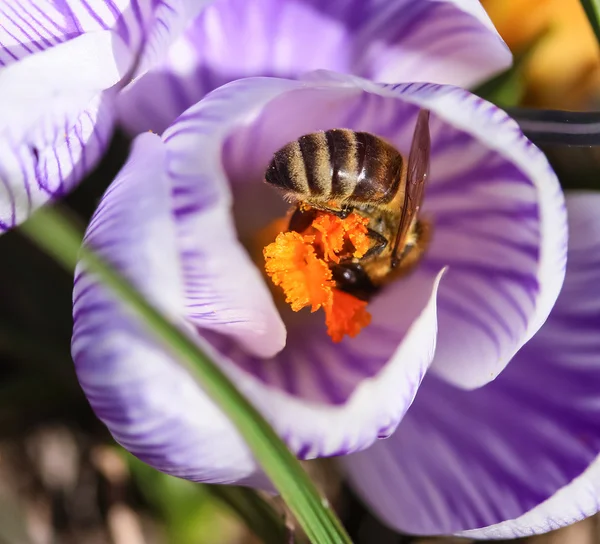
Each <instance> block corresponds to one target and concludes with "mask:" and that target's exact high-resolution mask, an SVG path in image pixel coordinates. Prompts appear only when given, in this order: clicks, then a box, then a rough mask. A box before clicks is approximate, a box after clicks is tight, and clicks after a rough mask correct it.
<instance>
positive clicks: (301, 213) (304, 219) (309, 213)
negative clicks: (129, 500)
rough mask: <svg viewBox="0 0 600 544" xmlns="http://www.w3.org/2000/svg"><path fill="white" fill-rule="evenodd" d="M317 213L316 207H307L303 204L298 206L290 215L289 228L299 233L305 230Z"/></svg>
mask: <svg viewBox="0 0 600 544" xmlns="http://www.w3.org/2000/svg"><path fill="white" fill-rule="evenodd" d="M316 215H317V210H316V209H315V208H308V209H306V208H304V207H302V206H298V207H297V208H296V209H295V210H294V213H293V214H292V216H291V217H290V223H289V225H288V230H292V231H295V232H299V233H302V232H304V231H305V230H306V229H307V228H308V227H310V226H311V224H312V222H313V220H314V219H315V216H316Z"/></svg>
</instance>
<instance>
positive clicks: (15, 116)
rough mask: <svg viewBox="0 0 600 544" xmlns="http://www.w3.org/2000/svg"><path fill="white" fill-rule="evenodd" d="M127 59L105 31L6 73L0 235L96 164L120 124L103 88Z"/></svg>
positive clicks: (0, 84)
mask: <svg viewBox="0 0 600 544" xmlns="http://www.w3.org/2000/svg"><path fill="white" fill-rule="evenodd" d="M119 47H120V49H119V51H120V54H119V55H114V54H113V52H114V51H115V49H116V48H119ZM127 58H128V54H127V50H126V48H125V47H124V46H123V44H122V42H120V41H119V40H118V39H117V38H115V35H114V34H113V33H112V32H111V31H101V32H95V33H91V34H85V35H82V36H79V37H77V38H74V39H72V40H70V41H68V42H66V43H63V44H60V45H57V46H55V47H53V48H51V49H47V50H45V51H42V52H40V53H38V54H36V55H31V56H28V57H26V58H24V59H22V60H21V61H20V62H18V63H13V64H11V65H9V66H8V67H6V68H3V69H0V232H2V231H4V230H6V229H9V228H11V227H13V226H15V225H17V224H18V223H20V222H22V221H24V220H25V219H26V218H27V217H28V216H29V214H30V213H31V212H32V211H33V210H34V209H35V208H36V207H38V206H40V205H41V204H43V203H44V202H47V201H48V200H50V199H53V198H57V197H60V196H62V195H64V194H65V193H66V192H67V191H68V190H70V189H71V188H72V187H73V186H74V185H75V184H76V183H77V182H78V181H79V180H80V179H81V178H82V177H83V176H84V175H85V174H86V173H87V172H88V171H89V170H90V169H91V168H92V167H93V166H94V164H95V162H96V161H97V160H98V158H99V157H100V156H101V154H102V153H103V152H104V150H105V149H106V147H107V145H108V142H109V138H110V134H111V132H112V126H113V120H114V115H113V94H112V93H111V92H110V91H109V92H104V90H105V89H109V88H111V87H112V86H113V85H115V84H117V83H118V82H119V81H120V79H121V78H122V77H123V75H124V74H125V72H126V70H127V66H128V62H127ZM92 59H94V61H93V62H92ZM130 60H131V59H130Z"/></svg>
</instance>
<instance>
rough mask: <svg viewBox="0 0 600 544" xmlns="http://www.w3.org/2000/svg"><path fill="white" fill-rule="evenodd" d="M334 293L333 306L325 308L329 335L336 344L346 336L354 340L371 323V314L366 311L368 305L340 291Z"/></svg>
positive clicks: (335, 290)
mask: <svg viewBox="0 0 600 544" xmlns="http://www.w3.org/2000/svg"><path fill="white" fill-rule="evenodd" d="M332 293H333V296H332V299H331V304H329V305H328V306H325V324H326V325H327V334H328V335H329V336H331V339H332V340H333V341H334V342H341V340H342V338H343V337H344V334H347V335H348V336H350V337H351V338H354V337H355V336H356V335H357V334H358V333H359V332H360V331H361V329H362V328H363V327H366V326H367V325H368V324H369V323H370V322H371V314H370V313H369V312H367V310H366V309H365V308H366V306H367V303H366V302H365V301H364V300H360V299H358V298H356V297H353V296H352V295H350V294H348V293H345V292H344V291H340V290H339V289H333V291H332Z"/></svg>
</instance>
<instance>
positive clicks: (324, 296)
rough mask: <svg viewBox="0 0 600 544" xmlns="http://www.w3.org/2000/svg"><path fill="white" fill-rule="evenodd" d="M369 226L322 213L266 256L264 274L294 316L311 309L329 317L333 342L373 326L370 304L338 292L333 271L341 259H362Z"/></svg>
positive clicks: (363, 220) (267, 249) (279, 238)
mask: <svg viewBox="0 0 600 544" xmlns="http://www.w3.org/2000/svg"><path fill="white" fill-rule="evenodd" d="M368 222H369V220H368V219H367V218H365V217H362V216H360V215H358V214H356V213H352V214H350V215H349V216H348V217H346V218H345V219H341V218H340V217H337V216H336V215H333V214H330V213H326V212H318V213H317V215H316V217H315V219H314V220H313V222H312V224H311V226H310V227H309V228H308V229H306V230H305V231H304V232H303V233H302V234H300V233H298V232H281V233H280V234H278V235H277V238H276V239H275V242H273V243H271V244H269V245H267V246H266V247H265V248H264V250H263V254H264V257H265V261H266V264H265V270H266V272H267V274H268V275H269V276H270V277H271V279H272V280H273V283H274V284H275V285H279V286H280V287H281V288H282V289H283V292H284V294H285V297H286V299H285V300H286V302H287V303H288V304H289V305H290V306H291V308H292V310H294V311H295V312H298V311H300V310H301V309H302V308H305V307H307V306H310V307H311V311H312V312H314V311H316V310H318V309H319V308H321V307H322V308H323V309H324V311H325V322H326V324H327V333H328V334H329V336H331V338H332V340H333V341H334V342H340V341H341V340H342V338H343V337H344V335H345V334H348V335H349V336H351V337H354V336H356V335H357V334H358V333H359V332H360V330H361V329H362V328H363V327H365V326H366V325H368V324H369V322H370V321H371V316H370V314H369V313H368V312H367V311H366V305H367V303H366V302H365V301H362V300H359V299H357V298H356V297H354V296H352V295H350V294H348V293H345V292H343V291H340V290H339V289H336V288H335V281H334V280H333V279H332V273H331V270H330V268H329V265H330V263H339V262H340V259H342V258H343V259H348V258H351V257H356V258H360V257H362V256H363V255H364V254H365V253H366V252H367V250H368V249H369V246H370V239H369V237H368V235H367V224H368Z"/></svg>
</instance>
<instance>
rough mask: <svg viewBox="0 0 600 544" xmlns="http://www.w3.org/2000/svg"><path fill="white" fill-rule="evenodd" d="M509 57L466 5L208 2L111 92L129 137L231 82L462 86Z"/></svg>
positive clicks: (357, 0) (410, 0) (161, 125)
mask: <svg viewBox="0 0 600 544" xmlns="http://www.w3.org/2000/svg"><path fill="white" fill-rule="evenodd" d="M510 62H511V55H510V52H509V51H508V49H507V47H506V45H505V44H504V42H502V40H501V39H500V37H499V36H498V34H497V33H496V31H495V29H494V28H493V26H492V24H491V22H490V21H489V19H488V17H487V15H486V13H485V12H484V10H483V8H482V7H481V5H480V4H479V2H477V1H475V0H419V1H414V0H386V1H382V0H368V1H366V0H351V1H345V0H335V1H329V2H326V3H323V2H320V1H318V0H283V1H282V0H258V1H254V2H246V1H244V0H216V1H214V2H213V3H212V5H210V6H209V7H208V8H207V9H205V10H204V11H203V12H202V14H201V15H200V16H199V17H198V18H196V20H195V21H194V23H193V24H192V25H191V26H190V27H189V28H188V29H187V31H186V33H185V34H184V35H183V36H182V38H181V39H180V40H178V41H177V42H176V43H174V44H173V46H172V48H171V49H170V51H169V53H168V56H167V58H166V59H165V61H164V62H163V63H162V65H161V66H159V67H158V68H157V69H155V70H153V71H152V72H151V73H149V74H147V75H146V76H145V77H144V78H141V79H140V80H138V81H137V82H136V84H135V85H134V86H133V87H132V88H130V89H128V91H127V92H126V93H123V95H122V96H121V99H120V101H121V104H120V110H121V117H122V119H123V121H124V122H125V124H126V125H127V126H128V127H129V128H130V129H131V130H133V131H137V132H141V131H143V130H148V129H152V130H154V131H156V132H162V131H163V130H164V129H165V128H166V127H167V126H168V124H169V123H170V122H171V121H173V120H174V119H175V117H177V115H179V114H180V113H181V112H183V111H184V110H185V109H186V108H188V107H189V106H191V105H192V104H194V103H196V102H197V101H198V100H200V98H202V96H204V95H205V94H206V93H208V92H210V91H211V90H213V89H215V88H216V87H218V86H220V85H223V84H225V83H227V82H229V81H233V80H235V79H238V78H241V77H249V76H260V75H265V76H279V77H296V76H298V75H300V74H302V73H304V72H306V71H309V70H315V69H319V68H325V69H330V70H336V71H338V72H346V73H352V74H356V75H360V76H362V77H366V78H370V79H374V80H378V81H392V82H399V81H431V82H438V83H451V84H457V85H462V86H468V85H472V84H474V83H476V82H478V81H481V80H483V79H485V78H487V77H489V76H490V75H492V74H493V73H495V72H497V71H499V70H502V69H504V68H506V67H507V66H508V65H509V64H510Z"/></svg>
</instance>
